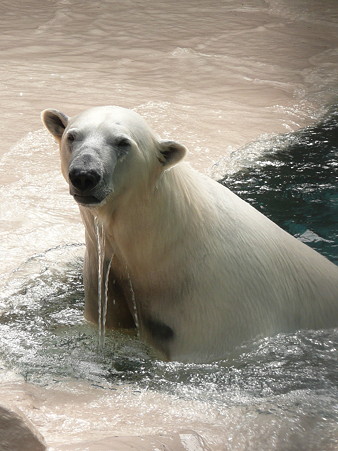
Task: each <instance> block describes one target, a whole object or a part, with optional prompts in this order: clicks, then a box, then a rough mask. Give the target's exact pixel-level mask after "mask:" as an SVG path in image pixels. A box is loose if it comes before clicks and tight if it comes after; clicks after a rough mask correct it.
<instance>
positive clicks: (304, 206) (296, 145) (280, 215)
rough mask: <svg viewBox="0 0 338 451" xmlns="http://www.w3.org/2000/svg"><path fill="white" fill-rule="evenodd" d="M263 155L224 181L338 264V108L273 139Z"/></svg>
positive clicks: (245, 151)
mask: <svg viewBox="0 0 338 451" xmlns="http://www.w3.org/2000/svg"><path fill="white" fill-rule="evenodd" d="M257 145H259V146H260V147H263V146H264V147H265V149H266V150H265V151H264V152H263V153H262V155H261V156H260V157H259V158H257V159H256V160H254V161H250V162H249V163H248V164H247V167H245V168H243V169H242V170H240V171H238V172H235V173H232V174H229V175H227V176H226V177H224V178H223V180H222V181H221V183H223V184H224V185H225V186H227V187H228V188H230V189H231V190H232V191H234V192H235V193H236V194H238V195H239V196H240V197H242V198H243V199H244V200H246V201H248V202H249V203H251V205H253V206H254V207H255V208H257V209H258V210H260V211H261V212H262V213H263V214H265V215H266V216H268V217H269V218H270V219H272V220H273V221H274V222H276V223H277V224H278V225H279V226H280V227H282V228H283V229H285V230H286V231H288V232H289V233H291V234H292V235H294V236H296V237H297V238H299V239H300V240H301V241H303V242H305V243H307V244H308V245H309V246H311V247H312V248H314V249H315V250H316V251H318V252H320V253H321V254H323V255H325V256H326V257H327V258H329V259H330V260H331V261H333V262H334V263H336V264H338V232H337V225H338V183H337V182H338V106H334V107H332V108H331V111H330V112H329V113H328V114H327V116H326V117H325V118H324V119H323V120H322V121H321V122H320V123H319V124H317V125H315V126H311V127H308V128H306V129H303V130H301V131H298V132H296V133H289V134H285V135H279V136H277V137H276V138H275V139H272V140H271V139H269V138H267V139H266V141H265V142H264V140H262V141H260V142H258V143H253V144H251V145H249V146H246V147H245V148H244V149H241V150H240V151H238V155H241V156H242V155H243V154H244V155H248V157H249V156H250V155H252V153H253V152H254V150H255V148H256V147H257Z"/></svg>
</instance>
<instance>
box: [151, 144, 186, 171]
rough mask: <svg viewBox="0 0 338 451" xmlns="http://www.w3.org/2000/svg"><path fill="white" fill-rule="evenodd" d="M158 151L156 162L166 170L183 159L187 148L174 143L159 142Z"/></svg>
mask: <svg viewBox="0 0 338 451" xmlns="http://www.w3.org/2000/svg"><path fill="white" fill-rule="evenodd" d="M159 151H160V155H159V156H158V160H159V162H160V163H161V164H162V165H163V166H164V167H165V169H168V168H170V167H171V166H174V165H175V164H176V163H178V162H179V161H180V160H182V158H184V156H185V154H186V153H187V148H186V147H185V146H183V145H182V144H179V143H178V142H176V141H168V140H161V141H160V142H159Z"/></svg>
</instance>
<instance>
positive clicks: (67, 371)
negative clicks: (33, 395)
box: [0, 112, 338, 449]
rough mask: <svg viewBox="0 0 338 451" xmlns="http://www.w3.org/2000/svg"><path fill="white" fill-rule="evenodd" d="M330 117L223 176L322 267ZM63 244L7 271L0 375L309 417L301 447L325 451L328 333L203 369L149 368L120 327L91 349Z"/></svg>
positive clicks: (330, 187)
mask: <svg viewBox="0 0 338 451" xmlns="http://www.w3.org/2000/svg"><path fill="white" fill-rule="evenodd" d="M336 117H337V114H336V112H335V113H333V114H331V115H330V117H328V118H327V119H326V120H324V121H323V122H322V123H321V124H320V125H318V126H316V127H311V128H308V129H306V130H303V131H300V132H299V133H296V134H293V135H285V136H284V137H283V136H282V137H279V138H278V140H277V141H276V139H271V138H270V140H269V142H265V143H264V146H266V147H267V148H269V146H270V145H271V146H270V149H271V150H269V151H267V152H265V153H264V155H263V156H262V157H261V158H260V159H258V160H257V161H256V162H255V164H253V165H251V167H247V168H246V169H243V170H240V171H239V172H237V173H235V174H233V175H231V176H230V175H229V176H228V177H226V178H224V180H223V181H222V183H224V184H226V185H227V186H229V187H230V188H231V189H233V190H234V191H235V192H237V193H238V194H239V195H240V196H242V197H244V198H245V199H246V200H248V201H249V202H250V203H252V204H253V205H255V206H256V207H257V208H259V209H260V210H261V211H262V212H263V213H265V214H266V215H268V216H270V217H271V218H272V219H273V220H274V221H275V222H277V223H278V224H280V225H281V226H282V227H284V228H286V229H287V230H288V231H289V232H291V233H293V234H294V235H296V236H298V237H300V239H302V240H304V241H307V243H308V244H309V245H311V246H313V247H314V248H315V249H317V250H318V251H320V252H322V253H323V254H325V255H327V256H328V257H329V258H331V259H332V260H333V261H337V236H336V235H335V233H336V225H337V187H336V175H337V172H336V171H337V163H336V161H335V159H336V157H337V142H336V136H337V120H336ZM259 145H261V144H259ZM74 249H75V250H76V252H75V253H74V252H73V251H74ZM74 249H73V248H72V246H68V247H67V246H66V247H64V248H62V247H60V248H57V249H51V250H50V251H47V252H46V253H44V254H41V255H38V256H34V257H32V258H31V259H29V261H27V262H26V264H25V265H23V266H24V267H23V268H22V272H23V274H22V276H21V277H20V271H18V272H17V274H16V275H15V277H17V278H19V280H20V284H19V288H15V290H12V293H11V294H10V295H9V296H8V297H7V298H6V299H2V300H1V301H2V312H1V313H0V377H1V373H2V372H4V373H5V372H6V369H13V370H14V371H15V372H19V373H20V374H21V375H23V376H24V378H25V380H27V381H29V382H33V383H38V384H43V385H44V384H46V385H50V384H54V383H57V382H60V381H64V380H66V381H67V380H74V379H75V380H86V381H88V382H89V383H91V384H92V385H94V386H100V387H105V388H108V389H112V390H113V389H116V387H117V386H119V385H120V386H121V385H124V384H129V385H132V387H133V390H135V391H142V390H156V391H158V392H162V393H167V394H170V395H172V396H175V397H178V398H180V399H186V400H197V401H202V402H206V403H208V404H209V405H213V406H216V407H217V409H218V411H219V413H220V414H223V413H224V412H226V410H227V409H228V408H229V407H230V406H241V407H243V408H245V409H249V410H250V411H251V412H253V411H255V412H256V413H257V412H258V413H260V412H261V413H262V414H264V415H271V414H273V415H276V416H277V417H278V418H284V419H286V420H285V421H286V424H289V423H290V428H292V427H294V425H295V424H296V427H297V428H298V429H299V436H300V437H303V435H304V433H303V432H302V431H303V429H302V427H303V426H302V421H303V420H304V418H306V419H307V420H306V421H310V420H309V419H311V422H312V423H311V424H313V427H311V434H312V435H311V437H312V438H309V437H307V440H308V443H310V442H312V444H313V446H312V445H311V446H309V447H308V448H307V449H323V448H321V443H322V440H324V439H325V440H326V442H327V443H328V444H329V445H330V446H331V445H332V448H327V449H334V446H335V443H336V441H335V440H336V436H337V427H336V424H337V420H338V411H337V406H336V399H337V382H338V380H337V377H338V368H337V361H336V355H335V351H336V349H337V346H338V334H337V330H321V331H299V332H297V333H294V334H279V335H277V336H275V337H271V338H262V339H259V340H256V341H253V342H250V343H247V344H244V345H243V346H242V347H241V348H240V349H239V354H238V357H236V358H230V357H229V358H228V359H226V360H224V361H220V362H215V363H213V364H205V365H197V364H181V363H177V362H176V363H175V362H172V363H166V362H161V361H157V360H155V359H154V358H152V356H151V353H150V351H149V350H148V349H147V348H146V347H145V346H144V345H143V344H142V343H141V342H140V341H139V340H138V339H137V337H133V336H128V335H125V334H122V333H119V332H107V335H106V341H105V346H104V348H103V349H102V350H99V348H98V331H97V328H96V327H93V326H90V325H89V324H87V323H86V322H85V321H84V319H83V298H84V293H83V286H82V280H81V267H82V259H81V256H80V254H81V255H82V252H83V247H82V248H81V249H80V250H81V252H80V254H79V253H78V250H79V246H78V245H74ZM13 277H14V276H13ZM22 280H23V281H24V282H22ZM14 285H15V284H14ZM304 421H305V420H304ZM309 424H310V423H309ZM290 430H291V429H290ZM297 433H298V432H297ZM299 449H305V448H299Z"/></svg>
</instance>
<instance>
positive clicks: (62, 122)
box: [41, 109, 69, 140]
mask: <svg viewBox="0 0 338 451" xmlns="http://www.w3.org/2000/svg"><path fill="white" fill-rule="evenodd" d="M41 119H42V122H43V124H44V126H45V127H46V128H47V130H48V131H49V132H50V133H51V134H52V135H53V136H54V137H55V138H56V139H58V140H60V139H61V136H62V135H63V132H64V131H65V128H66V127H67V124H68V120H69V117H68V116H66V115H65V114H63V113H61V111H58V110H52V109H48V110H44V111H42V113H41Z"/></svg>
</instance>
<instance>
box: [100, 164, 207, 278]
mask: <svg viewBox="0 0 338 451" xmlns="http://www.w3.org/2000/svg"><path fill="white" fill-rule="evenodd" d="M200 176H201V177H204V176H202V175H201V174H199V173H198V172H196V171H194V170H193V169H192V168H191V167H190V166H189V165H188V164H186V163H180V164H178V165H177V166H175V167H173V168H171V169H169V170H167V171H164V172H163V173H162V174H161V176H160V177H159V178H158V180H157V181H156V183H155V184H154V185H153V186H152V188H151V189H148V191H147V193H146V192H145V191H144V190H135V192H132V193H128V196H126V197H125V198H124V201H119V202H118V206H117V207H116V208H114V209H113V208H109V205H107V206H104V207H103V208H101V209H100V210H98V218H99V220H100V221H101V223H102V224H103V228H104V232H105V234H106V237H107V240H108V242H109V244H110V248H111V249H112V252H113V253H115V255H116V256H117V257H120V258H121V260H122V261H123V262H124V263H125V264H126V266H127V267H128V271H129V272H131V273H135V274H136V273H137V272H138V270H139V271H140V272H142V273H144V268H145V266H146V265H148V270H149V271H154V270H155V269H158V267H159V266H165V261H166V260H171V261H173V260H174V261H175V260H177V258H178V257H179V254H177V258H175V259H172V258H171V259H168V258H166V257H167V256H169V255H170V254H171V253H172V249H176V252H177V248H178V247H179V246H180V244H179V243H180V242H182V244H183V242H185V243H186V244H187V242H189V239H191V240H192V242H194V243H196V235H197V234H199V233H200V223H201V221H203V218H202V216H203V210H204V207H203V206H204V205H207V200H206V199H204V197H205V196H204V192H203V191H201V188H199V189H197V186H195V185H196V177H197V178H199V177H200ZM197 182H198V180H197ZM192 216H194V217H195V218H196V221H191V217H192ZM192 224H195V225H196V228H195V229H194V228H192ZM190 237H191V238H190ZM192 237H194V238H192ZM186 244H185V246H186Z"/></svg>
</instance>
